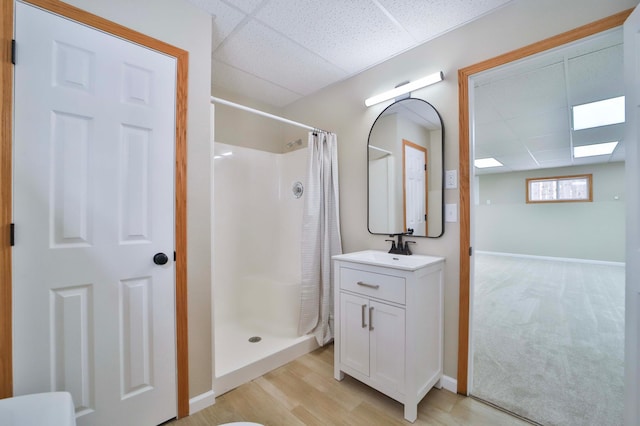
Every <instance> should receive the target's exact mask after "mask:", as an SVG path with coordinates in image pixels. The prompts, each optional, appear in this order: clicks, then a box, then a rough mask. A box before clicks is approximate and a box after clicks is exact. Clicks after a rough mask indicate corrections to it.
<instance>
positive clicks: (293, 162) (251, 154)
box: [213, 141, 317, 395]
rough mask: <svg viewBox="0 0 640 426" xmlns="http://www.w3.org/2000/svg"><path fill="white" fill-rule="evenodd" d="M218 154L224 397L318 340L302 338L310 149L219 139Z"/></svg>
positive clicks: (216, 280)
mask: <svg viewBox="0 0 640 426" xmlns="http://www.w3.org/2000/svg"><path fill="white" fill-rule="evenodd" d="M295 144H296V145H299V144H300V143H298V141H296V142H295ZM288 148H291V147H288ZM214 153H215V157H214V158H215V159H214V161H215V166H214V213H213V214H214V220H213V222H214V225H213V231H214V235H213V240H214V243H213V250H214V253H213V258H214V261H213V298H214V306H213V308H214V338H215V382H214V390H215V392H216V394H217V395H220V394H222V393H224V392H226V391H228V390H230V389H233V388H234V387H237V386H239V385H240V384H242V383H245V382H247V381H250V380H253V379H254V378H256V377H258V376H260V375H262V374H264V373H266V372H268V371H270V370H272V369H274V368H277V367H278V366H280V365H282V364H284V363H286V362H289V361H291V360H293V359H295V358H297V357H298V356H301V355H303V354H305V353H307V352H310V351H311V350H313V349H315V348H316V347H317V344H316V342H315V339H314V338H313V336H311V335H309V336H302V337H299V336H298V335H297V327H298V316H299V311H300V282H301V265H300V245H301V234H302V213H303V203H304V201H303V200H304V197H305V194H304V180H305V177H306V168H307V155H308V149H307V148H302V149H298V150H295V151H291V152H288V153H285V154H274V153H270V152H265V151H260V150H256V149H250V148H244V147H239V146H233V145H226V144H222V143H218V142H216V143H214Z"/></svg>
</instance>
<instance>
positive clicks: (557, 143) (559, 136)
mask: <svg viewBox="0 0 640 426" xmlns="http://www.w3.org/2000/svg"><path fill="white" fill-rule="evenodd" d="M570 144H571V141H570V139H569V134H568V133H567V132H559V133H550V134H546V135H543V136H537V137H534V138H531V139H527V140H526V141H525V145H526V146H527V148H528V149H529V151H531V152H534V151H544V150H548V149H560V148H563V147H564V148H566V147H569V146H570Z"/></svg>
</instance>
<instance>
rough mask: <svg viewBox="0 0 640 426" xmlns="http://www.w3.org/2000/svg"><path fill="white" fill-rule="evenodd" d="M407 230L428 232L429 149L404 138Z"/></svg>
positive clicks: (418, 233) (418, 232)
mask: <svg viewBox="0 0 640 426" xmlns="http://www.w3.org/2000/svg"><path fill="white" fill-rule="evenodd" d="M402 144H403V146H404V156H403V167H404V171H403V173H404V210H405V231H407V232H408V230H409V229H413V231H414V232H415V233H416V234H417V235H426V234H427V169H426V164H427V150H426V148H424V147H422V146H420V145H416V144H414V143H412V142H409V141H407V140H403V141H402Z"/></svg>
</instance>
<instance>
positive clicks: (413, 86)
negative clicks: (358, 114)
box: [364, 71, 444, 107]
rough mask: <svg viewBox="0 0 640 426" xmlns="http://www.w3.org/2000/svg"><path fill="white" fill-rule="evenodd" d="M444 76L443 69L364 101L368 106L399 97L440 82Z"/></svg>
mask: <svg viewBox="0 0 640 426" xmlns="http://www.w3.org/2000/svg"><path fill="white" fill-rule="evenodd" d="M443 78H444V74H443V73H442V71H439V72H436V73H433V74H430V75H428V76H426V77H422V78H419V79H418V80H415V81H412V82H409V83H407V84H403V85H402V86H398V87H396V88H395V89H391V90H388V91H386V92H384V93H380V94H379V95H375V96H372V97H370V98H368V99H366V100H365V101H364V104H365V105H366V106H368V107H370V106H371V105H375V104H378V103H380V102H384V101H387V100H389V99H394V98H397V97H398V96H402V95H404V94H405V93H409V92H413V91H414V90H418V89H422V88H423V87H426V86H429V85H430V84H434V83H438V82H439V81H442V79H443Z"/></svg>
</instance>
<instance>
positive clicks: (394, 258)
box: [333, 250, 444, 271]
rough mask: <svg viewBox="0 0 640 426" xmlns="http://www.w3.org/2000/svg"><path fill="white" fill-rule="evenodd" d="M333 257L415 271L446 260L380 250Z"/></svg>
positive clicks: (334, 257)
mask: <svg viewBox="0 0 640 426" xmlns="http://www.w3.org/2000/svg"><path fill="white" fill-rule="evenodd" d="M333 259H337V260H344V261H349V262H356V263H364V264H367V265H375V266H384V267H387V268H395V269H404V270H407V271H415V270H416V269H420V268H424V267H425V266H427V265H431V264H434V263H438V262H444V258H443V257H437V256H424V255H421V254H412V255H410V256H405V255H401V254H390V253H387V252H384V251H379V250H364V251H356V252H353V253H346V254H338V255H336V256H333Z"/></svg>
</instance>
